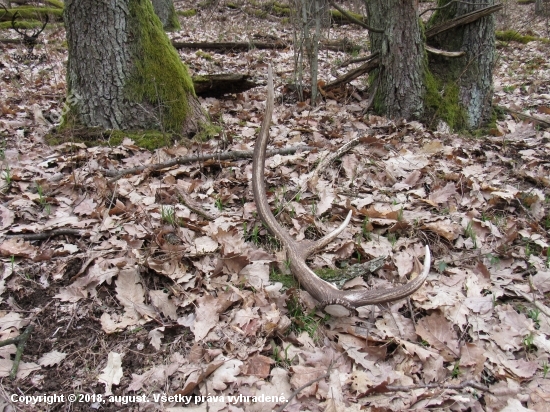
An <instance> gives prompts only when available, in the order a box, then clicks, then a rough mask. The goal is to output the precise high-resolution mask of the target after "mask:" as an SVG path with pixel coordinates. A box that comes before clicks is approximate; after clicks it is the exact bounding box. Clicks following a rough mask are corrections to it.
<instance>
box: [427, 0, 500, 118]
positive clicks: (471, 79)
mask: <svg viewBox="0 0 550 412" xmlns="http://www.w3.org/2000/svg"><path fill="white" fill-rule="evenodd" d="M447 3H448V0H438V3H437V4H438V6H444V5H445V4H447ZM493 4H494V0H478V1H477V2H475V3H472V2H455V3H453V4H451V5H450V6H448V7H445V8H443V9H440V10H438V11H437V12H436V13H435V14H434V16H433V17H432V19H430V22H429V25H433V24H438V23H441V22H443V21H447V20H449V19H452V18H454V17H458V16H461V15H463V14H466V13H469V12H472V11H475V10H478V9H480V8H482V7H486V6H490V5H493ZM430 45H433V46H435V47H437V48H440V49H443V50H447V51H464V52H465V55H464V56H463V57H459V58H446V57H441V56H432V55H430V70H432V72H433V73H434V75H436V76H437V77H438V78H439V79H442V80H443V82H444V83H446V84H447V85H448V87H449V88H451V87H453V85H454V86H456V85H457V86H458V103H459V105H460V108H461V110H462V111H463V113H464V116H463V122H464V123H465V124H463V125H457V126H460V127H466V128H469V129H477V128H480V127H482V126H484V125H486V124H487V123H488V122H489V121H490V120H491V116H492V96H493V68H494V63H495V54H496V53H495V51H496V49H495V18H494V15H490V16H486V17H482V18H481V19H479V20H476V21H475V22H473V23H470V24H466V25H464V26H460V27H457V28H455V29H453V30H449V31H446V32H444V33H441V34H440V35H437V36H435V38H433V39H431V40H430Z"/></svg>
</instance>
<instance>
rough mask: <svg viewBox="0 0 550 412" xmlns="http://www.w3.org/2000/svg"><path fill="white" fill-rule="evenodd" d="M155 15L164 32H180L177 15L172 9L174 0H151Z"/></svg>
mask: <svg viewBox="0 0 550 412" xmlns="http://www.w3.org/2000/svg"><path fill="white" fill-rule="evenodd" d="M151 1H152V3H153V8H154V9H155V13H156V14H157V16H158V17H159V19H160V22H161V23H162V27H164V30H166V31H176V30H181V26H180V22H179V20H178V15H177V14H176V9H175V8H174V0H151Z"/></svg>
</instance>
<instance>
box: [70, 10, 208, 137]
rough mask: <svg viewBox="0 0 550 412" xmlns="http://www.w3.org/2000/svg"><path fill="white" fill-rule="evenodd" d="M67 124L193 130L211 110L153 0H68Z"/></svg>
mask: <svg viewBox="0 0 550 412" xmlns="http://www.w3.org/2000/svg"><path fill="white" fill-rule="evenodd" d="M64 18H65V27H66V30H67V41H68V48H69V59H68V64H67V89H68V90H67V91H68V98H67V101H68V104H69V106H70V110H69V113H68V114H67V115H66V116H65V117H66V119H67V121H68V123H67V124H68V125H70V124H75V125H82V126H86V127H100V128H103V129H119V130H143V129H146V130H161V131H169V132H175V133H181V134H184V135H189V134H193V133H195V132H196V131H197V130H198V129H199V128H200V126H201V124H202V123H203V122H206V121H207V119H206V115H205V114H204V111H203V110H202V108H201V106H200V104H199V102H198V100H197V98H196V96H195V93H194V90H193V83H192V82H191V78H190V76H189V74H188V72H187V68H186V67H185V66H184V65H183V64H182V63H181V61H180V58H179V55H178V53H177V52H176V50H175V49H174V48H173V47H172V45H171V43H170V41H169V39H168V37H167V36H166V34H165V33H164V31H163V29H162V25H161V22H160V20H159V18H158V17H157V16H156V14H155V12H154V10H153V7H152V5H151V0H102V1H89V0H66V1H65V12H64Z"/></svg>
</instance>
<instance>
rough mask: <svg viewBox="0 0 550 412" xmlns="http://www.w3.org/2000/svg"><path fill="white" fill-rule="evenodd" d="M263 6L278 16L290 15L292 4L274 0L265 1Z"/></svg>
mask: <svg viewBox="0 0 550 412" xmlns="http://www.w3.org/2000/svg"><path fill="white" fill-rule="evenodd" d="M262 8H263V9H264V10H266V11H271V12H272V13H273V14H274V15H276V16H290V13H291V11H290V6H289V5H288V4H284V3H279V2H278V1H272V2H269V3H265V4H264V5H263V6H262Z"/></svg>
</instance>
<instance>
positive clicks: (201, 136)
mask: <svg viewBox="0 0 550 412" xmlns="http://www.w3.org/2000/svg"><path fill="white" fill-rule="evenodd" d="M199 129H200V131H199V132H198V133H197V134H196V135H195V140H198V141H199V142H205V141H207V140H210V139H212V138H214V137H216V136H219V135H220V133H221V131H222V128H221V127H220V126H216V125H214V124H212V123H201V124H200V127H199Z"/></svg>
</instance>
